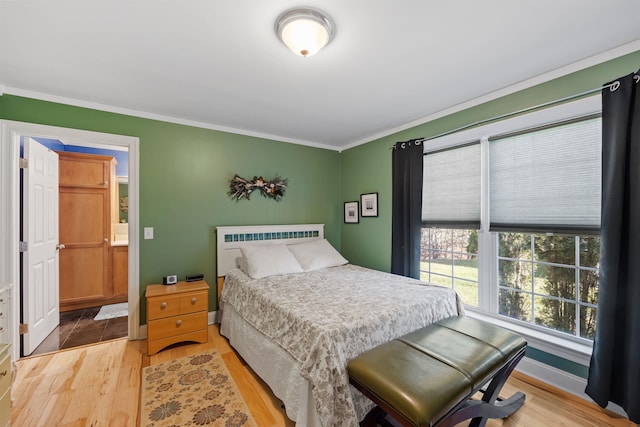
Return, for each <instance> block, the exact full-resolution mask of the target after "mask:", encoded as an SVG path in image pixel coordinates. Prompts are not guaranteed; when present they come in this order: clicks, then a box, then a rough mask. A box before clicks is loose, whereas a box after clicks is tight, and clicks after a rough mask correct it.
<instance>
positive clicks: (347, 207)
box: [344, 201, 359, 224]
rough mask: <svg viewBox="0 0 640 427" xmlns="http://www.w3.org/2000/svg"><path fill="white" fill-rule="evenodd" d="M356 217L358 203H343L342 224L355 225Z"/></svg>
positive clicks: (357, 218) (357, 219)
mask: <svg viewBox="0 0 640 427" xmlns="http://www.w3.org/2000/svg"><path fill="white" fill-rule="evenodd" d="M358 221H359V217H358V202H357V201H355V202H345V203H344V222H345V224H357V223H358Z"/></svg>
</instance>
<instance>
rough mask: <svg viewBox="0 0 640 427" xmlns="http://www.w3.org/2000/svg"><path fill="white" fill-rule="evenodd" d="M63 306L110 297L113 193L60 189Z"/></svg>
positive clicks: (61, 291)
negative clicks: (110, 235)
mask: <svg viewBox="0 0 640 427" xmlns="http://www.w3.org/2000/svg"><path fill="white" fill-rule="evenodd" d="M59 194H60V199H59V209H60V216H59V222H60V226H59V230H60V243H61V244H63V245H64V249H62V250H60V305H61V308H62V309H63V310H65V309H67V307H68V304H69V303H81V302H86V301H89V300H92V299H103V298H106V297H108V296H109V291H110V285H109V282H108V279H109V276H108V268H107V266H108V260H109V193H108V192H107V190H105V189H91V188H71V187H60V193H59Z"/></svg>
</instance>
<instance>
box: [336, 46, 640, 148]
mask: <svg viewBox="0 0 640 427" xmlns="http://www.w3.org/2000/svg"><path fill="white" fill-rule="evenodd" d="M638 50H640V40H636V41H633V42H631V43H627V44H624V45H622V46H619V47H617V48H615V49H611V50H608V51H606V52H602V53H600V54H598V55H594V56H591V57H589V58H586V59H583V60H581V61H578V62H574V63H572V64H569V65H566V66H564V67H561V68H557V69H555V70H553V71H549V72H548V73H544V74H541V75H539V76H536V77H533V78H531V79H528V80H524V81H522V82H519V83H516V84H513V85H511V86H507V87H505V88H502V89H500V90H497V91H495V92H491V93H489V94H486V95H483V96H480V97H478V98H474V99H471V100H469V101H466V102H463V103H462V104H458V105H454V106H453V107H449V108H446V109H444V110H442V111H438V112H437V113H434V114H430V115H428V116H425V117H422V118H420V119H416V120H413V121H411V122H408V123H405V124H403V125H400V126H397V127H395V128H393V129H389V130H386V131H383V132H380V133H377V134H374V135H371V136H368V137H366V138H363V139H360V140H357V141H354V142H352V143H350V144H348V145H346V146H344V147H342V149H341V151H344V150H348V149H350V148H354V147H357V146H358V145H362V144H366V143H367V142H371V141H375V140H377V139H380V138H384V137H385V136H389V135H393V134H394V133H398V132H402V131H404V130H407V129H410V128H412V127H415V126H419V125H422V124H425V123H428V122H431V121H434V120H437V119H440V118H442V117H446V116H450V115H451V114H454V113H458V112H460V111H464V110H467V109H469V108H472V107H476V106H478V105H481V104H484V103H486V102H489V101H493V100H495V99H498V98H502V97H503V96H507V95H511V94H514V93H516V92H519V91H522V90H525V89H529V88H531V87H533V86H537V85H539V84H542V83H547V82H549V81H551V80H554V79H557V78H560V77H564V76H566V75H569V74H571V73H575V72H577V71H580V70H584V69H586V68H589V67H592V66H594V65H598V64H602V63H603V62H607V61H610V60H612V59H615V58H619V57H621V56H624V55H627V54H629V53H633V52H636V51H638Z"/></svg>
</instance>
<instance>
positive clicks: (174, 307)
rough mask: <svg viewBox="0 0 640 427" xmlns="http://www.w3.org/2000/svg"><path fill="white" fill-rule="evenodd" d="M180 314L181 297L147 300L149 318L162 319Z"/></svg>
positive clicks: (173, 296)
mask: <svg viewBox="0 0 640 427" xmlns="http://www.w3.org/2000/svg"><path fill="white" fill-rule="evenodd" d="M178 314H180V295H172V296H163V297H162V298H149V299H148V300H147V318H148V319H149V320H153V319H162V318H165V317H171V316H176V315H178Z"/></svg>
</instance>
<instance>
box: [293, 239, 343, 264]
mask: <svg viewBox="0 0 640 427" xmlns="http://www.w3.org/2000/svg"><path fill="white" fill-rule="evenodd" d="M288 247H289V250H290V251H291V252H292V253H293V255H294V256H295V257H296V259H297V260H298V262H299V263H300V265H301V266H302V268H303V269H304V271H313V270H320V269H321V268H327V267H335V266H337V265H343V264H346V263H348V262H349V261H347V260H346V259H344V257H343V256H342V255H340V252H338V251H337V250H335V248H334V247H333V246H331V243H329V242H328V241H327V239H322V240H313V241H311V242H307V243H300V244H297V245H289V246H288Z"/></svg>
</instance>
